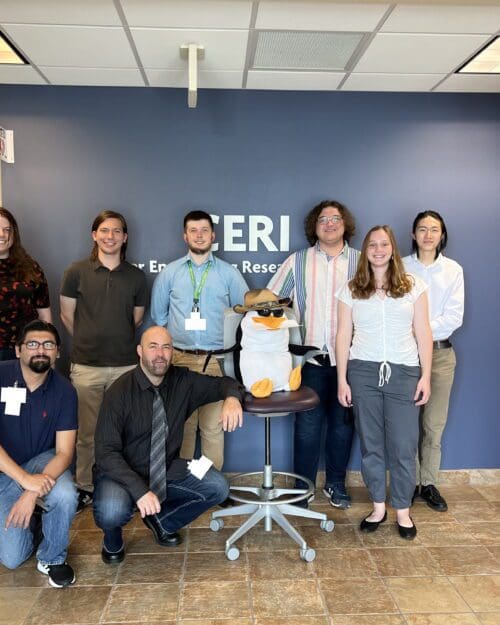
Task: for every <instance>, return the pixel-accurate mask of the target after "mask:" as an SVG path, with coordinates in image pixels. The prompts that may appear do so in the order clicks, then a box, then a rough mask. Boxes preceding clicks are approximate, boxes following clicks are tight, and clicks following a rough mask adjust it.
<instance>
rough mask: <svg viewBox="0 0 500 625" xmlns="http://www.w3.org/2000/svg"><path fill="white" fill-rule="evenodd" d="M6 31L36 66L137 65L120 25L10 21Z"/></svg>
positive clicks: (125, 66)
mask: <svg viewBox="0 0 500 625" xmlns="http://www.w3.org/2000/svg"><path fill="white" fill-rule="evenodd" d="M5 31H6V33H7V35H8V36H9V37H10V39H11V40H12V42H13V43H14V44H15V45H17V46H18V47H19V48H20V49H21V50H22V52H24V53H25V54H26V55H27V56H28V57H29V59H30V61H31V62H32V63H34V64H35V65H45V66H53V67H123V68H127V67H129V68H136V67H137V63H136V61H135V58H134V55H133V54H132V50H131V48H130V44H129V42H128V40H127V37H126V36H125V32H124V31H123V29H122V28H105V27H103V26H98V27H96V28H91V27H90V26H38V25H25V24H9V25H7V26H6V27H5Z"/></svg>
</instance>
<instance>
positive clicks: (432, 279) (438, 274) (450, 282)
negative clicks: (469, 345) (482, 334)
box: [403, 254, 464, 341]
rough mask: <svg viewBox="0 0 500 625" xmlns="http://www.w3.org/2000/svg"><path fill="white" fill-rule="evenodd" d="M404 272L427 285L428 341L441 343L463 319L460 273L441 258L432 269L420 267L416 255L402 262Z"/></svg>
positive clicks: (462, 294) (455, 264) (461, 275)
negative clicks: (429, 337) (430, 338)
mask: <svg viewBox="0 0 500 625" xmlns="http://www.w3.org/2000/svg"><path fill="white" fill-rule="evenodd" d="M403 262H404V265H405V268H406V270H407V271H408V272H409V273H412V274H414V275H417V276H419V277H420V278H422V280H423V281H424V282H425V283H426V284H428V285H429V291H428V296H429V315H430V322H431V330H432V338H433V339H434V340H435V341H443V340H444V339H447V338H449V337H450V336H451V335H452V334H453V332H454V331H455V330H456V329H457V328H459V327H460V326H461V325H462V321H463V317H464V272H463V269H462V267H461V266H460V265H459V264H458V263H457V262H455V261H454V260H451V259H450V258H446V257H445V256H443V255H442V254H439V256H438V257H437V258H436V260H435V261H434V262H433V263H432V265H424V264H423V263H421V262H420V261H419V260H418V258H417V255H416V254H412V255H411V256H406V257H405V258H403Z"/></svg>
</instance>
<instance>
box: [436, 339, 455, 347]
mask: <svg viewBox="0 0 500 625" xmlns="http://www.w3.org/2000/svg"><path fill="white" fill-rule="evenodd" d="M451 346H452V345H451V341H450V340H449V339H444V341H434V343H433V344H432V347H433V348H434V349H449V348H450V347H451Z"/></svg>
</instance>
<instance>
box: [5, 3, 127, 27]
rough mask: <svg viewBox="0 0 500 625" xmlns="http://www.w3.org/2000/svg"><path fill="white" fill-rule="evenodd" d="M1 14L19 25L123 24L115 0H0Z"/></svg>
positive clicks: (8, 20) (6, 20)
mask: <svg viewBox="0 0 500 625" xmlns="http://www.w3.org/2000/svg"><path fill="white" fill-rule="evenodd" d="M0 16H1V18H0V19H1V21H2V23H7V22H14V23H16V24H80V25H83V24H89V25H94V26H119V25H120V24H121V22H120V18H119V16H118V13H117V12H116V9H115V6H114V3H113V0H84V1H82V2H78V1H75V0H43V2H42V1H41V0H1V3H0Z"/></svg>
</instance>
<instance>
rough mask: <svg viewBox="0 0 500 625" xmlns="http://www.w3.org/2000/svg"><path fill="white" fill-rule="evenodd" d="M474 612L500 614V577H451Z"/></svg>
mask: <svg viewBox="0 0 500 625" xmlns="http://www.w3.org/2000/svg"><path fill="white" fill-rule="evenodd" d="M449 579H450V581H451V583H452V584H453V585H454V586H455V588H456V589H457V590H458V592H459V593H460V594H461V595H462V597H463V598H464V599H465V601H467V603H468V604H469V605H470V606H471V608H472V609H473V610H474V612H495V611H496V612H500V575H467V576H464V577H450V578H449Z"/></svg>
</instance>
